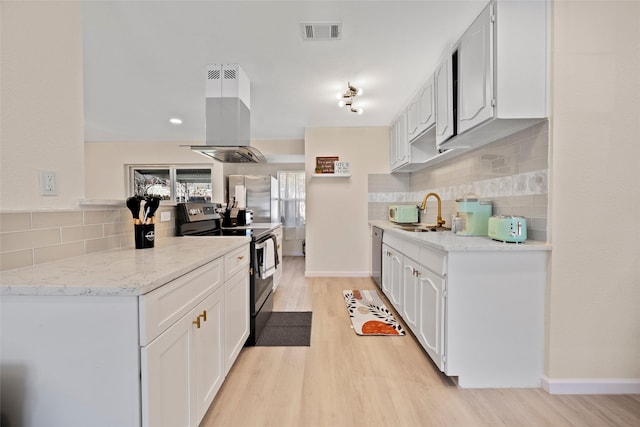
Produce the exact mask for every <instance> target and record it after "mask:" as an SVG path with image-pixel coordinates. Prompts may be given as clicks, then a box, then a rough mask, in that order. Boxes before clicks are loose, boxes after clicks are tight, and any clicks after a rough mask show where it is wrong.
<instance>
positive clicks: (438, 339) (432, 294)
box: [417, 268, 445, 371]
mask: <svg viewBox="0 0 640 427" xmlns="http://www.w3.org/2000/svg"><path fill="white" fill-rule="evenodd" d="M418 287H419V293H418V298H419V306H420V308H419V311H420V314H419V320H418V323H419V325H418V334H417V336H418V340H419V341H420V343H421V344H422V346H423V347H424V349H425V350H426V351H427V353H428V354H429V356H431V359H433V361H434V363H435V364H436V366H438V368H439V369H440V370H441V371H443V370H444V364H443V357H442V356H443V347H444V346H443V344H444V309H445V303H444V298H443V295H442V294H443V291H444V287H445V279H443V278H441V277H439V276H437V275H436V274H434V273H432V272H431V271H429V270H427V269H425V268H420V271H419V280H418Z"/></svg>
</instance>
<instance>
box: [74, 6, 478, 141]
mask: <svg viewBox="0 0 640 427" xmlns="http://www.w3.org/2000/svg"><path fill="white" fill-rule="evenodd" d="M487 2H488V1H487V0H470V1H463V0H443V1H367V0H361V1H305V0H289V1H185V0H182V1H87V2H83V4H82V13H83V49H84V97H85V140H86V141H89V142H93V141H186V142H196V143H202V142H204V135H205V123H204V122H205V119H204V117H205V115H204V114H205V112H204V107H205V76H206V72H205V69H206V65H207V64H209V63H237V64H239V65H240V67H241V68H242V69H243V70H244V71H245V73H246V74H247V75H248V77H249V80H250V81H251V101H250V104H251V138H252V139H302V138H303V137H304V129H305V128H307V127H358V126H388V125H389V124H390V123H391V122H392V121H393V120H394V118H395V116H396V115H397V114H398V112H399V111H400V110H401V108H403V107H404V106H405V105H406V104H407V103H408V101H409V100H410V99H411V97H412V94H413V93H415V92H416V91H417V89H418V88H419V87H420V86H421V85H422V83H423V82H424V81H425V80H426V78H427V77H428V73H430V72H432V71H433V70H434V68H435V66H436V65H437V63H438V62H439V59H440V58H441V57H442V55H443V54H444V52H445V50H446V48H447V47H448V46H450V45H451V44H452V43H454V42H455V41H456V40H457V39H458V38H459V36H460V35H461V34H462V33H463V31H464V29H465V28H466V27H467V26H468V25H469V24H470V23H471V22H472V21H473V19H474V18H475V17H476V16H477V15H478V14H479V13H480V11H481V10H482V8H483V7H484V6H485V5H486V4H487ZM310 21H311V22H327V21H330V22H334V21H337V22H341V23H342V34H341V39H340V40H332V41H331V40H314V41H306V40H303V37H302V30H301V28H300V23H301V22H310ZM347 82H351V84H352V85H355V86H357V87H361V88H362V89H363V94H362V95H361V96H359V97H357V98H356V99H355V101H356V102H354V104H356V105H358V106H360V107H362V108H363V109H364V114H362V115H358V114H355V113H351V112H350V111H348V110H347V109H345V108H342V109H341V108H339V107H338V105H337V99H336V93H337V92H344V91H345V90H346V89H347ZM171 117H179V118H181V119H182V120H183V124H182V125H180V126H176V125H172V124H170V123H169V118H171Z"/></svg>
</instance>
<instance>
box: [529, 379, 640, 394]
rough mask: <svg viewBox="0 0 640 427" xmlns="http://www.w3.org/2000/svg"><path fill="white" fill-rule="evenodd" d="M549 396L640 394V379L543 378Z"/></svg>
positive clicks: (543, 386)
mask: <svg viewBox="0 0 640 427" xmlns="http://www.w3.org/2000/svg"><path fill="white" fill-rule="evenodd" d="M542 388H543V389H544V390H545V391H546V392H547V393H549V394H640V378H634V379H624V378H604V379H596V378H582V379H575V378H553V379H551V378H547V377H543V378H542Z"/></svg>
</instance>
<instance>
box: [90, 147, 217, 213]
mask: <svg viewBox="0 0 640 427" xmlns="http://www.w3.org/2000/svg"><path fill="white" fill-rule="evenodd" d="M192 144H193V145H195V144H197V143H195V142H194V143H190V142H160V141H153V142H128V141H126V142H93V143H87V144H85V157H84V162H85V164H86V183H87V190H86V194H87V198H88V199H118V200H119V199H122V200H124V199H125V198H126V197H128V196H130V194H126V192H127V187H126V185H125V183H126V181H125V179H126V172H125V166H124V165H126V164H147V165H153V164H202V165H206V166H213V168H214V169H213V175H214V176H213V181H214V185H219V186H220V188H219V189H218V191H216V189H214V199H215V194H222V182H223V181H224V180H223V179H222V163H220V162H216V161H214V160H212V159H209V158H207V157H206V156H203V155H202V154H198V153H194V152H193V151H191V150H190V149H189V148H187V147H184V145H192ZM221 200H222V199H220V200H215V201H221Z"/></svg>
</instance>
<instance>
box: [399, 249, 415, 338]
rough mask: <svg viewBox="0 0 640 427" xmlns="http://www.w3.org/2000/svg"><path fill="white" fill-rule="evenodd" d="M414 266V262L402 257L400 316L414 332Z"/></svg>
mask: <svg viewBox="0 0 640 427" xmlns="http://www.w3.org/2000/svg"><path fill="white" fill-rule="evenodd" d="M416 271H417V270H416V268H415V265H414V263H413V262H412V261H411V260H410V259H408V258H406V257H405V258H404V265H403V267H402V283H403V287H404V289H403V293H402V318H403V319H404V321H405V323H406V324H407V326H408V327H409V329H411V330H412V331H413V332H414V333H416V327H417V321H416V319H417V314H418V310H417V304H418V298H417V297H418V284H417V283H416V276H415V272H416Z"/></svg>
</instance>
